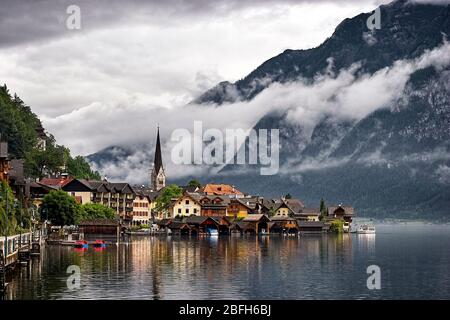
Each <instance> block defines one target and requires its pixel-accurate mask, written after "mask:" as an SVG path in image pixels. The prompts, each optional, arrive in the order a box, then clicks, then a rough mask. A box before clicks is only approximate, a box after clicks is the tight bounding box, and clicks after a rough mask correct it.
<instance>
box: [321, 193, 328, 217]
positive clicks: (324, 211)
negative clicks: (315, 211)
mask: <svg viewBox="0 0 450 320" xmlns="http://www.w3.org/2000/svg"><path fill="white" fill-rule="evenodd" d="M319 210H320V216H319V220H320V221H322V220H324V219H325V218H326V216H327V215H328V209H327V206H326V205H325V201H324V200H323V198H322V199H320V209H319Z"/></svg>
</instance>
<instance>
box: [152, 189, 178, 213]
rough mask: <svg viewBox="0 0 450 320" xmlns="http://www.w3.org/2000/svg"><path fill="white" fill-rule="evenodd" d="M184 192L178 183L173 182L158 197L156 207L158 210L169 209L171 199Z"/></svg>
mask: <svg viewBox="0 0 450 320" xmlns="http://www.w3.org/2000/svg"><path fill="white" fill-rule="evenodd" d="M182 194H183V189H181V188H180V187H178V186H177V185H176V184H172V185H170V186H167V187H165V188H164V189H163V191H162V193H161V194H160V195H159V196H158V197H157V198H156V206H155V209H156V210H157V211H158V212H167V211H168V210H169V205H170V201H171V200H172V199H173V198H179V197H181V195H182Z"/></svg>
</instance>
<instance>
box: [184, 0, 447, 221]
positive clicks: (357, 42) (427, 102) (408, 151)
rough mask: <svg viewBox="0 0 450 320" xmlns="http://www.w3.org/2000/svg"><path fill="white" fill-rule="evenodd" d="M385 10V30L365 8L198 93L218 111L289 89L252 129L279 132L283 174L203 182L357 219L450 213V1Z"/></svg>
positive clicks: (240, 174)
mask: <svg viewBox="0 0 450 320" xmlns="http://www.w3.org/2000/svg"><path fill="white" fill-rule="evenodd" d="M380 12H381V29H375V30H372V31H370V30H368V29H367V25H366V21H367V19H368V18H369V17H370V16H371V15H372V14H373V13H372V12H371V13H364V14H360V15H358V16H356V17H354V18H351V19H345V20H344V21H343V22H342V23H340V24H339V26H338V27H337V28H336V30H335V32H334V33H333V35H332V36H331V37H330V38H328V39H327V40H326V41H325V42H324V43H323V44H321V45H320V46H318V47H316V48H313V49H308V50H286V51H284V52H283V53H281V54H279V55H278V56H276V57H274V58H272V59H269V60H268V61H266V62H264V63H263V64H262V65H261V66H260V67H258V68H257V69H256V70H254V71H253V72H251V73H250V74H249V75H247V76H246V77H245V78H243V79H242V80H239V81H237V82H235V83H230V82H222V83H220V84H218V85H217V86H216V87H214V88H212V89H211V90H209V91H207V92H205V93H204V94H203V95H201V96H200V97H198V98H197V99H196V100H195V101H194V103H200V104H211V105H214V106H217V107H220V106H221V105H223V104H229V103H235V102H237V101H239V102H251V101H253V100H254V99H256V98H257V97H260V96H261V95H262V94H266V95H268V93H271V92H272V93H274V97H275V98H280V99H281V98H283V99H285V97H284V96H282V95H281V94H280V93H279V94H278V95H276V94H277V91H276V90H277V88H279V87H280V86H281V87H284V88H288V89H289V90H290V91H289V94H292V95H293V99H292V100H293V102H292V101H288V100H286V104H288V102H289V103H292V105H283V104H280V103H277V102H275V100H276V99H274V102H273V107H272V108H271V109H270V110H271V112H269V113H267V114H266V115H265V116H263V117H262V118H261V119H259V121H258V122H257V124H256V125H255V127H254V129H255V130H258V129H271V128H274V129H279V130H280V143H279V145H280V173H279V174H277V175H273V176H262V175H260V174H259V171H256V169H257V168H254V166H253V167H252V166H237V165H227V166H226V167H225V168H223V169H222V170H221V172H220V174H219V175H218V176H205V177H203V180H207V179H213V180H219V179H220V180H221V181H224V182H229V183H233V184H235V185H237V186H239V187H240V189H242V190H244V191H247V192H250V193H259V194H263V195H268V196H269V195H270V196H272V195H274V196H275V195H277V196H279V195H281V194H287V193H290V194H292V195H294V196H296V197H299V198H301V199H303V200H304V201H305V202H306V203H307V204H308V205H311V206H318V204H319V200H320V198H321V197H324V198H325V199H326V201H327V203H329V204H331V203H348V204H352V205H353V206H355V207H356V208H357V209H358V212H359V213H360V214H361V215H370V216H378V217H386V216H390V217H410V218H428V219H436V218H442V217H446V218H450V96H449V92H450V90H449V89H450V85H449V84H450V68H449V64H448V63H447V62H448V50H447V49H448V43H447V42H446V40H443V39H445V38H446V35H448V34H449V33H450V6H449V5H432V4H417V3H414V4H413V3H411V2H409V1H395V2H393V3H391V4H389V5H385V6H381V7H380ZM348 79H350V80H348ZM403 82H404V83H403ZM333 86H337V89H334V91H333V90H331V89H330V88H333ZM303 91H305V92H306V94H305V95H302V92H303ZM330 91H331V94H330ZM280 92H281V93H282V94H285V93H286V91H280ZM327 94H329V96H327ZM296 99H297V100H296ZM378 100H379V101H380V102H378ZM299 106H300V107H299ZM305 106H306V107H307V108H306V107H305ZM303 107H305V108H306V109H305V108H303ZM302 108H303V109H302ZM305 110H307V111H308V114H307V115H306V118H308V115H309V114H313V115H314V117H312V118H313V120H314V121H309V120H308V119H307V120H308V121H306V120H305V119H304V118H305V116H304V114H303V113H302V112H303V111H305ZM299 114H300V116H299ZM183 180H185V179H183ZM268 186H270V188H268Z"/></svg>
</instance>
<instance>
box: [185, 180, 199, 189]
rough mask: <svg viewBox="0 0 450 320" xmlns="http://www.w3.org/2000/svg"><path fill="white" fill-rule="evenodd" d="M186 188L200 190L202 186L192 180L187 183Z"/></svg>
mask: <svg viewBox="0 0 450 320" xmlns="http://www.w3.org/2000/svg"><path fill="white" fill-rule="evenodd" d="M188 186H189V187H198V188H200V187H201V186H202V185H201V184H200V181H198V180H197V179H192V180H191V181H189V182H188Z"/></svg>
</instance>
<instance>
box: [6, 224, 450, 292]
mask: <svg viewBox="0 0 450 320" xmlns="http://www.w3.org/2000/svg"><path fill="white" fill-rule="evenodd" d="M448 234H450V232H449V233H448ZM448 234H447V233H445V235H446V236H447V237H448ZM396 236H397V235H396V234H394V233H386V234H383V235H379V236H378V235H377V238H375V236H374V235H364V236H363V237H361V235H351V234H343V235H339V236H333V235H308V236H301V237H283V236H272V235H271V236H265V237H259V238H257V237H253V236H232V237H218V238H209V237H207V238H196V237H192V238H189V237H188V236H186V237H168V238H165V237H164V238H158V237H139V238H135V239H132V240H131V241H127V242H126V243H122V244H119V245H112V246H108V247H107V248H106V249H104V250H94V248H89V249H88V250H87V251H82V252H80V251H75V250H74V249H73V248H70V247H57V246H49V247H45V249H44V250H43V252H42V255H41V257H39V258H37V259H33V261H32V263H31V264H30V265H29V266H28V267H22V268H20V269H18V271H17V272H16V273H15V275H14V279H13V283H12V285H11V287H10V288H9V291H8V294H7V296H6V298H7V299H257V298H258V299H304V298H307V299H308V298H309V299H314V298H324V299H336V298H380V297H391V295H392V294H393V293H394V291H392V290H389V288H390V287H393V286H409V288H408V289H406V288H405V290H404V291H401V292H400V297H401V295H402V294H404V295H405V296H408V295H409V296H412V297H415V294H416V292H417V294H418V295H419V294H421V295H422V296H423V295H424V292H421V290H419V289H417V290H415V288H414V281H411V279H409V280H408V282H407V283H406V282H405V283H403V282H402V281H404V279H403V278H401V277H397V278H395V279H393V278H390V277H389V276H388V277H385V283H384V285H385V287H386V290H385V291H383V290H380V291H379V292H372V291H370V290H368V289H367V287H366V285H365V282H366V279H367V274H366V267H367V266H368V265H369V264H372V263H375V262H376V263H378V264H380V265H383V266H385V267H386V266H389V265H392V266H393V268H395V269H392V270H389V272H390V273H389V274H393V272H395V271H396V270H397V269H398V270H401V269H402V268H403V266H402V264H401V262H400V263H398V264H393V263H391V262H392V261H394V262H395V261H396V256H394V255H391V249H392V247H393V246H395V243H396V242H395V241H392V240H393V239H392V238H393V237H394V238H395V237H396ZM380 237H381V241H379V242H380V243H378V242H376V241H378V240H379V238H380ZM439 240H442V239H439ZM401 243H403V242H401ZM447 243H448V242H447ZM355 244H356V245H355ZM375 244H377V250H375V248H376V246H375ZM435 254H437V255H439V256H440V261H443V262H448V261H449V260H450V255H449V254H448V250H447V253H445V252H444V251H441V250H440V251H438V252H436V253H435ZM73 264H75V265H78V266H80V269H81V288H80V289H78V290H69V289H68V288H67V286H66V280H67V277H68V274H66V270H67V267H68V266H69V265H73ZM427 267H428V268H429V269H430V266H427ZM446 267H448V264H447V265H446ZM417 268H418V270H420V268H423V266H417ZM431 268H440V270H442V268H443V267H442V266H440V265H438V264H435V265H434V266H432V267H431ZM444 269H445V268H444ZM430 270H431V269H430ZM436 270H437V269H436ZM445 270H446V269H445ZM441 277H442V278H444V279H446V281H449V276H448V275H446V274H445V275H441ZM412 278H414V276H412ZM414 290H415V291H414ZM402 292H403V293H402ZM395 294H396V295H397V297H399V292H398V291H396V292H395ZM428 294H431V295H433V294H435V292H434V291H433V292H431V293H428ZM439 294H440V295H443V296H446V297H450V294H449V289H448V287H447V288H446V289H444V290H440V293H439Z"/></svg>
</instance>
